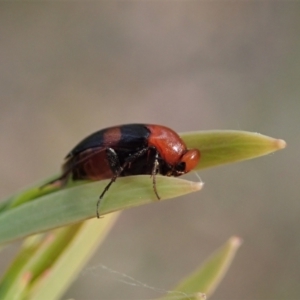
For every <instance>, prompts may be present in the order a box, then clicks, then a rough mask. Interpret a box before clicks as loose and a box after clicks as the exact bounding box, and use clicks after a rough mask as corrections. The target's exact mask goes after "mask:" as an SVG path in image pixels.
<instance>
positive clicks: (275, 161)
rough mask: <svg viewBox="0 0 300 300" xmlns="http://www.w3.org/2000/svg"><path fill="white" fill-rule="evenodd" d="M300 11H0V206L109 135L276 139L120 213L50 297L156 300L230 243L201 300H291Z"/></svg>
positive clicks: (95, 5) (295, 294)
mask: <svg viewBox="0 0 300 300" xmlns="http://www.w3.org/2000/svg"><path fill="white" fill-rule="evenodd" d="M299 15H300V3H299V2H296V1H291V2H286V1H276V2H269V1H261V2H259V1H247V2H244V1H243V2H238V1H226V2H222V1H213V2H205V1H204V2H200V1H199V2H194V1H166V2H158V1H145V2H144V1H143V2H142V1H141V2H138V1H132V2H127V1H110V2H108V1H103V2H101V1H91V2H85V3H83V2H62V3H59V2H47V3H38V2H35V3H29V2H27V3H20V2H19V3H3V2H2V3H1V5H0V66H1V72H0V144H1V147H0V156H1V173H0V176H1V180H0V187H1V189H0V196H1V198H2V199H3V198H5V197H6V196H8V195H10V194H12V193H14V192H16V191H17V190H19V189H21V188H23V187H25V186H27V185H31V184H32V183H34V182H36V181H39V180H41V179H44V178H47V177H49V176H51V175H53V174H56V173H58V172H59V170H60V165H61V163H62V160H63V158H64V156H65V155H66V154H67V153H68V152H69V150H70V149H71V148H73V146H74V145H75V144H76V143H77V142H79V141H80V140H81V139H82V138H84V137H85V136H86V135H88V134H90V133H91V132H94V131H96V130H99V129H102V128H104V127H107V126H110V125H116V124H123V123H130V122H142V123H157V124H164V125H166V126H169V127H171V128H173V129H175V130H176V131H178V132H184V131H193V130H209V129H236V130H248V131H254V132H259V133H262V134H266V135H269V136H272V137H276V138H282V139H285V140H286V141H287V143H288V148H287V149H285V150H284V151H281V152H278V153H276V154H273V155H269V156H265V157H262V158H258V159H255V160H251V161H247V162H243V163H239V164H232V165H228V166H223V167H219V168H213V169H209V170H206V171H202V172H199V175H200V176H201V178H202V180H203V181H204V182H205V188H204V189H203V190H202V191H201V192H199V193H195V194H193V195H190V196H188V197H182V198H178V199H174V200H172V201H166V202H165V203H158V204H153V205H147V206H144V207H139V208H135V209H131V210H127V211H125V212H123V214H122V216H121V217H120V219H119V220H118V222H117V223H116V225H115V227H114V228H113V230H112V232H111V234H110V235H109V237H108V238H107V240H106V242H105V243H104V245H103V247H101V249H99V251H98V252H97V253H96V255H95V256H94V257H93V259H92V260H91V261H90V263H89V264H88V266H87V267H86V268H85V269H84V270H83V272H82V274H81V275H80V276H79V278H78V279H77V280H76V282H75V283H74V284H73V285H72V287H71V288H70V289H69V290H68V292H67V293H66V295H65V296H64V298H65V299H67V298H73V299H109V300H110V299H153V298H155V297H159V296H162V295H163V294H164V293H163V292H162V291H161V290H172V287H173V286H174V285H175V284H176V283H177V282H178V281H179V280H180V279H181V278H182V277H184V276H185V275H186V274H188V273H190V272H191V271H193V270H194V269H195V268H196V266H198V265H199V264H200V263H201V262H202V261H203V260H204V259H205V258H206V257H207V256H208V255H209V254H211V252H212V251H214V250H215V249H216V248H218V247H219V246H220V245H221V244H223V243H224V242H225V241H226V240H227V239H228V238H229V237H230V236H232V235H238V236H240V237H241V238H242V239H243V240H244V243H243V246H242V248H241V249H240V251H239V253H238V255H237V258H236V260H235V261H234V263H233V266H232V268H231V269H230V271H229V273H228V275H227V276H226V277H225V279H224V281H223V282H222V284H221V286H220V287H219V288H218V290H217V291H216V293H215V294H214V296H213V297H212V299H249V300H250V299H296V298H297V299H298V298H299V295H300V286H299V278H300V259H299V251H300V237H299V228H300V218H299V216H298V214H299V209H300V202H299V175H300V171H299V155H298V153H299V148H300V141H299V119H300V99H299V98H300V39H299V34H300V18H299ZM189 178H190V179H192V180H195V181H197V180H198V179H197V177H196V176H195V175H190V177H189ZM16 248H17V247H16V245H12V246H10V247H8V248H6V249H5V250H4V251H3V252H2V253H1V258H0V269H1V270H4V268H5V267H6V266H7V263H8V261H9V260H10V259H11V257H12V256H13V254H14V252H15V251H16ZM107 268H108V269H107ZM121 274H126V275H127V276H131V277H133V278H134V279H135V280H136V281H139V282H142V283H144V284H146V285H147V286H148V287H146V286H141V284H138V282H135V283H133V284H126V283H124V282H122V280H124V279H125V278H124V277H122V275H121ZM151 287H152V288H151Z"/></svg>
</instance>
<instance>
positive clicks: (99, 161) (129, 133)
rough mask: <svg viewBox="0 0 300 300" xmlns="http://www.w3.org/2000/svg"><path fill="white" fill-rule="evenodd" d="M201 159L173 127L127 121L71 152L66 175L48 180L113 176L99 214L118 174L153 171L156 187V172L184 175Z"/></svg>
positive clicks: (57, 181)
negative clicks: (188, 147) (128, 122)
mask: <svg viewBox="0 0 300 300" xmlns="http://www.w3.org/2000/svg"><path fill="white" fill-rule="evenodd" d="M199 159H200V151H199V150H198V149H187V147H186V145H185V143H184V142H183V140H182V139H181V138H180V137H179V135H178V134H177V133H176V132H175V131H173V130H172V129H170V128H168V127H165V126H162V125H153V124H126V125H119V126H114V127H109V128H105V129H102V130H99V131H97V132H95V133H93V134H91V135H89V136H88V137H86V138H85V139H83V140H82V141H81V142H80V143H79V144H77V146H75V147H74V148H73V150H71V151H70V152H69V154H68V155H67V156H66V158H65V162H64V164H63V166H62V175H61V176H60V177H59V178H57V179H55V180H53V181H51V182H50V183H48V184H52V183H56V184H59V185H60V186H65V185H66V183H67V181H68V179H69V178H70V177H71V178H72V179H73V180H102V179H110V182H109V183H108V185H107V186H106V187H105V188H104V190H103V192H102V194H101V195H100V197H99V199H98V201H97V210H96V214H97V217H98V218H99V205H100V201H101V199H102V198H103V196H104V194H105V193H106V192H107V191H108V189H109V187H110V186H111V185H112V183H113V182H115V181H116V179H117V178H118V177H123V176H130V175H138V174H149V175H151V176H152V183H153V190H154V193H155V195H156V197H157V199H160V197H159V194H158V192H157V188H156V175H157V174H161V175H164V176H175V177H177V176H181V175H183V174H185V173H188V172H190V171H191V170H193V169H194V168H195V167H196V165H197V164H198V162H199Z"/></svg>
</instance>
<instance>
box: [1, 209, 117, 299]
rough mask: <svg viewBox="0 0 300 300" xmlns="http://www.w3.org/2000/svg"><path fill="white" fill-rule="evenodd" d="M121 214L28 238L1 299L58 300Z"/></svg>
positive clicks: (6, 279)
mask: <svg viewBox="0 0 300 300" xmlns="http://www.w3.org/2000/svg"><path fill="white" fill-rule="evenodd" d="M117 217H118V213H114V214H110V215H108V216H106V217H105V218H104V219H102V220H101V222H99V220H96V219H94V220H89V221H86V222H81V223H77V224H74V225H70V226H66V227H63V228H60V229H57V230H54V231H52V232H50V233H48V234H47V235H39V236H38V237H36V236H33V237H30V238H27V239H26V240H25V243H24V244H23V247H22V248H21V251H20V253H19V255H18V256H17V257H16V259H15V261H14V262H13V263H12V265H11V266H10V268H9V269H8V271H7V272H6V274H5V275H4V277H3V279H2V281H1V282H0V298H1V299H2V300H10V299H16V300H19V299H20V300H21V299H22V300H23V299H30V300H33V299H44V300H46V299H49V300H50V299H53V300H54V299H59V297H60V296H61V295H62V294H63V293H64V292H65V290H66V289H67V288H68V286H69V285H70V283H71V282H72V281H73V280H74V278H75V277H76V276H77V274H78V273H79V271H80V270H81V268H82V267H83V265H84V264H85V263H86V261H87V260H88V259H89V258H90V257H91V255H92V254H93V252H94V251H95V249H96V247H97V246H98V245H99V244H100V243H101V242H102V241H103V240H104V238H105V236H106V235H107V233H108V232H109V230H110V228H111V227H112V225H113V223H114V222H115V220H116V219H117Z"/></svg>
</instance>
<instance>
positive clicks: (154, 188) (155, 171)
mask: <svg viewBox="0 0 300 300" xmlns="http://www.w3.org/2000/svg"><path fill="white" fill-rule="evenodd" d="M158 169H159V161H158V152H156V154H155V159H154V163H153V169H152V173H151V176H152V179H153V190H154V193H155V195H156V197H157V199H158V200H160V197H159V195H158V192H157V188H156V174H157V171H158Z"/></svg>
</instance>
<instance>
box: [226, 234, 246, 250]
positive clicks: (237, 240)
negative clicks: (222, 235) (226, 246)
mask: <svg viewBox="0 0 300 300" xmlns="http://www.w3.org/2000/svg"><path fill="white" fill-rule="evenodd" d="M229 242H230V245H231V246H232V248H234V249H238V248H239V247H240V246H241V245H242V244H243V240H242V239H241V238H240V237H239V236H233V237H231V238H230V240H229Z"/></svg>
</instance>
